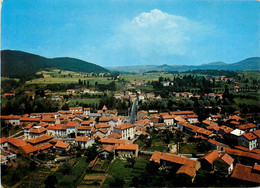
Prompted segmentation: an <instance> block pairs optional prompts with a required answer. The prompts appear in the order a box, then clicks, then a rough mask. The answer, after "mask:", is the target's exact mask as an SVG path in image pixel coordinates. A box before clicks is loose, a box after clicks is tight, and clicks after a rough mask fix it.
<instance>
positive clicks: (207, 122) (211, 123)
mask: <svg viewBox="0 0 260 188" xmlns="http://www.w3.org/2000/svg"><path fill="white" fill-rule="evenodd" d="M202 123H204V124H206V125H209V126H218V124H217V123H215V122H213V121H210V120H204V121H202Z"/></svg>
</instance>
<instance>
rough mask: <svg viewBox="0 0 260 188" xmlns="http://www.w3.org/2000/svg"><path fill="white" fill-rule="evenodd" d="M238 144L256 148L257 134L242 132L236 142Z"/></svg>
mask: <svg viewBox="0 0 260 188" xmlns="http://www.w3.org/2000/svg"><path fill="white" fill-rule="evenodd" d="M238 145H239V146H244V147H246V148H248V149H249V150H252V149H254V148H257V136H256V135H255V134H253V133H246V134H243V135H242V136H241V137H240V139H239V142H238Z"/></svg>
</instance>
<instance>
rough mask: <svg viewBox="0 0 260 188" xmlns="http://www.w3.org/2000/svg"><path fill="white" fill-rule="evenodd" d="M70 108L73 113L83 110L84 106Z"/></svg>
mask: <svg viewBox="0 0 260 188" xmlns="http://www.w3.org/2000/svg"><path fill="white" fill-rule="evenodd" d="M69 110H70V111H71V112H72V113H73V112H82V111H83V108H82V107H81V106H78V107H70V108H69Z"/></svg>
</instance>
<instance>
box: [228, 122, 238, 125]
mask: <svg viewBox="0 0 260 188" xmlns="http://www.w3.org/2000/svg"><path fill="white" fill-rule="evenodd" d="M230 123H231V124H234V125H240V122H238V121H230Z"/></svg>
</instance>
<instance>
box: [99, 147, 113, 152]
mask: <svg viewBox="0 0 260 188" xmlns="http://www.w3.org/2000/svg"><path fill="white" fill-rule="evenodd" d="M114 148H115V146H112V145H106V146H103V148H102V150H101V151H108V152H112V151H113V150H114Z"/></svg>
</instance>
